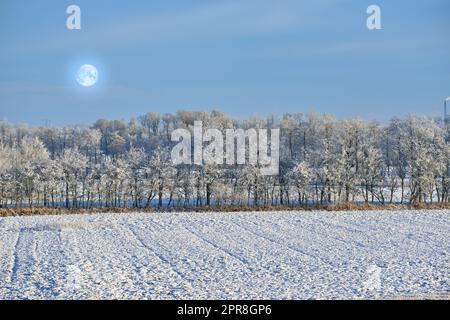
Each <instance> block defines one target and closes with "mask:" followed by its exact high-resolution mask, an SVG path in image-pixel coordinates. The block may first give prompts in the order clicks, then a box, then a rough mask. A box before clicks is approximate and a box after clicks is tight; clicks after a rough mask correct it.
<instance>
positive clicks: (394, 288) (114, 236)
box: [0, 210, 450, 299]
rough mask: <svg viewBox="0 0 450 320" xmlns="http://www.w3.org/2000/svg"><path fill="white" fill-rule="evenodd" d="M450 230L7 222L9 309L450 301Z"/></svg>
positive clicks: (82, 219)
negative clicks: (27, 303)
mask: <svg viewBox="0 0 450 320" xmlns="http://www.w3.org/2000/svg"><path fill="white" fill-rule="evenodd" d="M449 231H450V211H448V210H447V211H409V212H352V213H350V212H349V213H346V212H289V213H180V214H173V213H160V214H140V213H139V214H123V215H119V214H102V215H84V216H82V215H73V216H51V217H14V218H1V219H0V234H1V242H0V266H1V270H0V299H23V298H26V299H68V298H70V299H72V298H81V299H95V298H102V299H105V298H106V299H116V298H118V299H172V298H175V299H192V298H195V299H203V298H206V299H211V298H220V299H221V298H225V299H231V298H239V299H323V298H337V299H344V298H352V299H355V298H356V299H357V298H401V297H419V298H421V297H422V298H423V297H431V296H436V295H438V296H441V295H443V296H444V297H446V296H447V297H448V294H449V292H450V284H449V273H450V272H449V271H450V267H449V253H450V239H449V234H450V233H449ZM441 297H442V296H441Z"/></svg>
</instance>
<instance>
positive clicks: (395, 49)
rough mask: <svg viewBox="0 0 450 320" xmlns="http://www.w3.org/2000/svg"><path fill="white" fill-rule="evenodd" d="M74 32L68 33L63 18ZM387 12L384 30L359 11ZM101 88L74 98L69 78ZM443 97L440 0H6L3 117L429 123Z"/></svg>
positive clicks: (448, 51) (446, 20) (448, 89)
mask: <svg viewBox="0 0 450 320" xmlns="http://www.w3.org/2000/svg"><path fill="white" fill-rule="evenodd" d="M70 4H77V5H79V6H80V7H81V10H82V30H79V31H69V30H67V29H66V25H65V21H66V18H67V14H66V12H65V11H66V8H67V6H68V5H70ZM370 4H377V5H379V6H380V7H381V10H382V26H383V29H382V30H376V31H369V30H367V28H366V19H367V14H366V9H367V7H368V6H369V5H370ZM85 63H90V64H94V65H95V66H96V67H97V68H98V70H99V77H100V78H99V82H98V83H97V84H96V85H95V86H94V87H91V88H82V87H80V86H79V85H78V84H77V82H76V71H77V69H78V68H79V67H80V66H81V65H83V64H85ZM447 96H450V1H448V0H428V1H425V0H420V1H419V0H414V1H411V0H410V1H406V0H389V1H380V0H371V1H365V0H314V1H301V0H270V1H269V0H183V1H181V0H170V1H167V0H166V1H162V0H158V1H156V0H153V1H152V0H146V1H144V0H142V1H140V0H133V1H107V0H95V1H92V0H90V1H86V0H73V1H61V0H54V1H50V0H40V1H32V2H31V1H26V0H2V1H1V2H0V118H3V119H7V120H8V121H10V122H14V123H28V124H31V125H42V124H44V123H50V124H52V125H62V124H91V123H92V122H93V121H95V120H96V119H98V118H106V119H125V120H127V119H130V118H131V117H137V116H139V115H141V114H144V113H146V112H149V111H159V112H175V111H176V110H178V109H192V110H199V111H202V110H204V111H207V110H214V109H216V110H220V111H223V112H225V113H227V114H229V115H231V116H234V117H237V118H244V117H247V116H249V115H254V114H256V115H260V116H266V115H268V114H271V113H275V114H278V115H281V114H282V113H284V112H308V111H316V112H320V113H332V114H335V115H336V116H337V117H339V118H343V117H361V118H366V119H377V120H380V121H385V120H387V119H389V118H390V117H392V116H403V115H405V114H407V113H415V114H420V115H430V116H438V115H440V114H441V113H442V108H443V107H442V105H443V100H444V99H445V97H447Z"/></svg>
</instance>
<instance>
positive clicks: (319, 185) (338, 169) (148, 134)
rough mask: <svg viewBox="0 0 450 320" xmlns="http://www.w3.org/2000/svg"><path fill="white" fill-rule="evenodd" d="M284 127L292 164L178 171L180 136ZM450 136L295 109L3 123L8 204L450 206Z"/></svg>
mask: <svg viewBox="0 0 450 320" xmlns="http://www.w3.org/2000/svg"><path fill="white" fill-rule="evenodd" d="M198 120H199V121H203V124H204V126H206V127H210V128H216V129H219V130H222V131H225V130H226V129H229V128H236V129H237V128H242V129H244V130H246V129H249V128H265V129H272V128H279V129H280V168H279V174H278V175H275V176H264V175H261V173H260V170H259V168H258V165H234V166H229V165H178V166H175V165H173V164H172V162H171V159H170V151H171V149H172V148H173V146H174V142H172V141H171V132H172V131H173V130H175V129H178V128H184V129H187V130H193V125H194V121H198ZM449 138H450V133H449V128H448V127H446V126H445V125H443V124H442V122H440V121H439V120H436V119H431V118H426V117H415V116H408V117H406V118H404V119H400V118H393V119H391V120H390V121H389V122H388V123H378V122H376V121H366V120H361V119H344V120H337V119H336V118H334V117H333V116H331V115H319V114H315V113H309V114H302V113H289V114H284V115H283V116H282V117H281V118H277V117H275V116H273V115H272V116H269V117H267V118H259V117H250V118H248V119H244V120H236V119H233V118H230V117H228V116H226V115H225V114H223V113H221V112H217V111H213V112H193V111H178V112H177V113H176V114H160V113H157V112H150V113H147V114H145V115H143V116H141V117H139V118H137V119H131V120H130V121H118V120H104V119H101V120H98V121H96V122H95V123H94V124H93V125H92V126H89V127H81V126H64V127H50V126H42V127H27V126H24V125H13V124H10V123H8V122H6V121H0V207H1V208H8V207H12V208H17V207H30V208H35V207H49V208H54V207H65V208H86V209H89V208H93V207H117V208H122V207H123V208H150V207H158V208H173V207H175V208H176V207H193V206H195V207H200V206H266V205H278V204H280V205H305V206H306V205H311V204H324V205H326V204H332V203H344V202H345V203H347V202H362V203H380V204H387V203H405V204H415V203H423V202H428V203H430V202H437V203H444V202H449V200H450V196H449V190H450V161H449V159H450V148H449Z"/></svg>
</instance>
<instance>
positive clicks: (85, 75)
mask: <svg viewBox="0 0 450 320" xmlns="http://www.w3.org/2000/svg"><path fill="white" fill-rule="evenodd" d="M97 80H98V71H97V68H96V67H94V66H93V65H90V64H85V65H83V66H81V68H80V70H78V74H77V82H78V83H79V84H81V85H82V86H84V87H91V86H93V85H94V84H95V83H96V82H97Z"/></svg>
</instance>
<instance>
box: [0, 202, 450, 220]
mask: <svg viewBox="0 0 450 320" xmlns="http://www.w3.org/2000/svg"><path fill="white" fill-rule="evenodd" d="M416 209H424V210H443V209H450V203H420V204H416V205H406V204H385V205H381V204H366V203H338V204H330V205H309V206H298V205H294V206H288V205H276V206H273V205H267V206H213V207H208V206H202V207H182V208H163V209H158V208H89V209H79V208H76V209H65V208H7V209H5V208H0V217H11V216H33V215H62V214H95V213H129V212H174V211H176V212H214V211H217V212H255V211H256V212H263V211H271V212H277V211H313V210H322V211H372V210H389V211H399V210H402V211H403V210H416Z"/></svg>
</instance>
